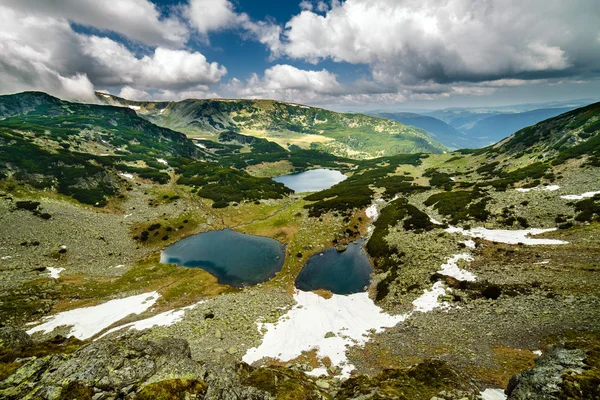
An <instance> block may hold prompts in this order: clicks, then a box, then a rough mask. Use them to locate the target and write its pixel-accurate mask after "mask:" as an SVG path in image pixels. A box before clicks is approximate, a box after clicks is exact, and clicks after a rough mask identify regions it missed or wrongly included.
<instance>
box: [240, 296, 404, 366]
mask: <svg viewBox="0 0 600 400" xmlns="http://www.w3.org/2000/svg"><path fill="white" fill-rule="evenodd" d="M294 299H295V300H296V302H297V304H296V305H295V306H294V307H293V308H292V309H291V310H290V311H289V312H288V313H287V314H286V315H284V316H283V317H281V318H280V319H279V321H278V322H277V323H275V324H259V330H262V328H263V327H264V328H266V330H267V332H266V333H265V335H264V337H263V341H262V343H261V345H260V346H258V347H254V348H251V349H249V350H248V352H247V353H246V355H244V357H243V361H244V362H247V363H249V364H251V363H253V362H255V361H258V360H260V359H261V358H263V357H270V358H276V359H279V360H282V361H288V360H292V359H294V358H296V357H298V356H300V355H301V353H302V352H303V351H310V350H312V349H316V350H317V355H318V357H320V358H324V357H329V358H330V359H331V362H332V364H333V365H338V366H341V367H342V375H343V376H346V377H347V376H349V374H350V371H352V370H353V369H354V367H353V366H352V365H351V364H349V363H348V362H347V359H346V346H347V345H355V344H357V345H360V344H364V343H365V342H366V341H367V340H368V337H367V335H368V334H369V333H370V332H371V330H375V332H381V331H382V330H383V329H384V328H390V327H392V326H394V325H396V324H397V323H399V322H401V321H403V320H404V319H406V316H404V315H402V316H392V315H389V314H385V313H384V312H383V311H382V310H381V309H380V308H379V307H377V306H376V305H375V303H373V301H372V300H371V299H370V298H369V295H368V294H367V293H356V294H352V295H347V296H344V295H336V294H334V295H333V297H331V298H330V299H324V298H323V297H321V296H318V295H316V294H314V293H312V292H302V291H296V293H295V294H294ZM329 332H332V333H333V334H334V335H335V336H333V337H329V338H325V334H327V333H329ZM328 336H329V335H328ZM316 373H318V371H316Z"/></svg>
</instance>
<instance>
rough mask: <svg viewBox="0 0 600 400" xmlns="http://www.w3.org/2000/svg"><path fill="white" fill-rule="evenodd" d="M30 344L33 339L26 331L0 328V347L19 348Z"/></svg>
mask: <svg viewBox="0 0 600 400" xmlns="http://www.w3.org/2000/svg"><path fill="white" fill-rule="evenodd" d="M31 345H33V341H32V340H31V337H29V335H28V334H27V333H26V332H24V331H22V330H19V329H14V328H0V347H4V348H7V349H11V350H21V349H23V348H25V347H27V346H31Z"/></svg>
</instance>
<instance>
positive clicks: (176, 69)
mask: <svg viewBox="0 0 600 400" xmlns="http://www.w3.org/2000/svg"><path fill="white" fill-rule="evenodd" d="M226 73H227V70H226V68H225V67H223V66H221V65H219V64H217V63H215V62H208V61H207V59H206V57H205V56H204V55H203V54H201V53H200V52H190V51H186V50H174V49H169V48H163V47H156V48H155V49H154V50H153V51H150V52H149V53H148V54H146V55H142V56H136V55H135V54H133V53H132V51H130V50H129V49H128V48H127V47H126V46H125V45H124V44H123V43H119V42H116V41H114V40H112V39H110V38H108V37H99V36H95V35H84V34H79V33H76V32H75V31H73V29H72V28H71V26H70V24H69V22H68V21H67V20H65V19H61V18H54V17H44V16H40V15H36V14H33V15H30V14H26V13H23V12H20V11H16V10H13V9H10V8H6V7H2V6H0V81H1V82H2V85H1V88H0V89H1V90H2V92H5V93H7V92H16V91H21V90H30V89H36V90H43V91H46V92H49V93H51V94H55V95H57V96H60V97H65V98H76V99H86V98H87V99H91V98H93V88H94V86H101V87H120V86H123V85H128V86H130V87H133V88H136V89H138V90H148V89H153V90H164V91H171V92H172V91H181V92H186V91H188V92H189V91H205V90H207V88H208V85H212V84H215V83H218V82H219V81H220V80H221V78H222V77H223V76H224V75H225V74H226Z"/></svg>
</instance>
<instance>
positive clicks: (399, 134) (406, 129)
mask: <svg viewBox="0 0 600 400" xmlns="http://www.w3.org/2000/svg"><path fill="white" fill-rule="evenodd" d="M98 99H99V100H101V101H104V102H106V103H108V104H115V105H135V106H137V107H140V110H139V111H138V113H139V114H140V115H143V116H144V117H145V118H148V119H149V120H150V121H152V122H154V123H156V124H158V125H160V126H165V127H168V128H171V129H174V130H176V131H180V132H185V133H188V134H206V133H213V134H214V133H220V132H223V131H235V132H240V133H250V134H251V131H266V132H267V134H273V135H278V136H281V135H284V137H285V135H286V134H287V135H294V134H312V135H321V136H325V137H328V138H332V139H334V140H335V141H334V142H333V144H332V145H319V146H324V148H325V149H326V150H327V151H328V152H331V153H334V154H337V155H341V156H344V155H347V154H348V148H349V149H350V150H352V151H354V152H358V153H360V154H358V155H357V156H358V157H360V158H364V157H366V156H369V157H373V156H382V155H385V156H390V155H394V154H399V153H416V152H432V153H439V152H441V151H443V150H445V147H444V146H443V145H442V144H440V143H438V142H436V141H435V140H434V139H432V138H431V136H429V135H428V134H427V133H426V132H424V131H422V130H420V129H416V128H413V127H410V126H406V125H403V124H401V123H398V122H395V121H391V120H387V119H382V118H376V117H370V116H367V115H363V114H342V113H336V112H333V111H329V110H324V109H321V108H314V107H307V106H301V105H297V104H291V103H283V102H278V101H272V100H211V99H206V100H183V101H179V102H171V103H148V102H133V101H129V100H125V99H121V98H118V97H116V96H111V97H110V98H106V97H104V96H102V95H101V94H98ZM159 110H164V111H159Z"/></svg>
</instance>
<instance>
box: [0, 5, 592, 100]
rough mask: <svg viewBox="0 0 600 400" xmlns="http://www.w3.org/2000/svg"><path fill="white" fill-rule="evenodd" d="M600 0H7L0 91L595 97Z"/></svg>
mask: <svg viewBox="0 0 600 400" xmlns="http://www.w3.org/2000/svg"><path fill="white" fill-rule="evenodd" d="M598 20H600V2H598V1H596V0H572V1H569V2H564V1H558V0H529V1H527V2H523V1H521V0H345V1H341V0H325V1H321V0H302V1H298V0H294V1H290V0H285V1H278V2H276V3H275V2H272V1H264V0H258V1H257V0H254V1H249V0H162V1H159V0H111V1H110V2H108V1H106V2H101V1H96V0H54V1H52V2H49V1H46V0H4V1H3V2H2V4H0V37H2V41H0V82H2V84H1V85H0V92H2V93H12V92H17V91H22V90H42V91H46V92H48V93H51V94H54V95H57V96H59V97H63V98H70V99H80V100H91V99H93V91H94V90H106V91H109V92H110V93H113V94H117V95H121V96H124V97H128V98H132V99H140V100H178V99H183V98H189V97H195V98H207V97H229V98H232V97H233V98H242V97H243V98H274V99H278V100H284V101H290V102H298V103H306V104H311V105H316V106H322V107H327V108H332V109H337V110H373V109H387V110H394V109H398V110H399V109H411V108H412V109H414V108H442V107H453V106H454V107H459V106H495V105H507V104H519V103H531V102H543V101H564V100H570V99H580V98H596V97H597V95H596V94H597V93H600V92H599V89H600V80H599V79H598V76H599V73H600V27H599V26H598V24H597V21H598Z"/></svg>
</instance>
